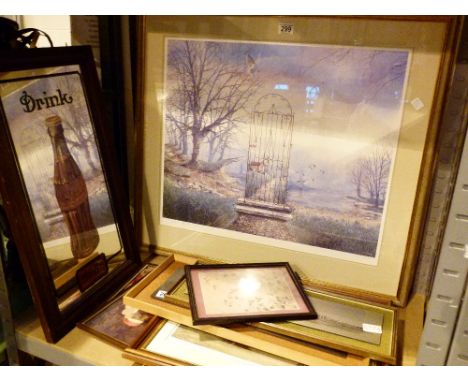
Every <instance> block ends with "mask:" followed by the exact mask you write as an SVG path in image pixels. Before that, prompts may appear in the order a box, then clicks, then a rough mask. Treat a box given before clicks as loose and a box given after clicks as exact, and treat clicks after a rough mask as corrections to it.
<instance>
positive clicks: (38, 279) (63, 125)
mask: <svg viewBox="0 0 468 382" xmlns="http://www.w3.org/2000/svg"><path fill="white" fill-rule="evenodd" d="M100 99H101V98H100V92H99V80H98V78H97V74H96V68H95V64H94V61H93V57H92V54H91V49H90V48H89V47H69V48H50V49H49V48H47V49H31V50H25V51H12V52H2V57H1V60H0V129H1V134H0V159H1V164H0V169H1V182H0V191H1V194H2V198H3V201H4V207H5V210H6V213H7V217H8V221H9V223H10V226H11V232H12V236H13V240H14V242H15V244H16V246H17V248H18V251H19V254H20V258H21V261H22V265H23V268H24V271H25V274H26V278H27V281H28V284H29V287H30V289H31V293H32V295H33V299H34V302H35V304H36V310H37V312H38V316H39V318H40V320H41V323H42V326H43V328H44V332H45V336H46V338H47V340H48V341H57V340H58V339H59V338H60V337H61V336H63V335H64V334H65V333H66V332H67V331H68V330H70V329H71V328H72V327H73V326H74V325H75V323H76V322H77V321H78V320H79V319H80V318H82V317H83V316H84V315H85V314H86V313H87V312H89V311H90V310H91V309H92V308H93V307H95V306H96V305H97V304H99V303H101V302H102V301H103V299H104V298H105V297H106V296H109V295H110V294H111V293H112V292H113V290H115V289H117V287H119V286H120V285H121V284H123V283H124V281H125V280H126V279H127V278H128V277H130V276H131V275H132V274H133V273H134V272H135V271H136V270H137V269H138V267H139V256H138V252H137V250H136V245H135V244H136V243H135V239H134V235H133V232H132V231H131V223H130V214H129V208H128V207H126V203H125V198H124V193H123V192H121V190H123V189H124V188H123V187H122V184H121V182H120V178H119V174H118V172H117V171H116V164H115V160H116V159H115V158H116V155H115V152H114V151H113V150H114V144H113V138H112V133H111V131H110V130H109V126H107V125H106V123H105V119H104V117H103V115H102V114H100V112H101V110H102V108H101V107H100Z"/></svg>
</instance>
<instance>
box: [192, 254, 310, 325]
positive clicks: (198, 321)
mask: <svg viewBox="0 0 468 382" xmlns="http://www.w3.org/2000/svg"><path fill="white" fill-rule="evenodd" d="M246 268H284V269H285V270H286V271H287V273H288V275H289V276H290V277H291V281H292V282H293V283H294V285H295V287H296V291H297V292H298V294H299V297H300V298H301V299H302V302H303V303H304V305H305V306H306V308H307V309H308V310H309V311H308V312H306V313H292V314H291V313H275V314H251V315H243V316H229V317H226V316H221V317H208V318H207V317H200V315H199V309H198V306H199V304H200V301H198V300H197V298H196V296H195V286H194V284H193V279H192V274H191V272H192V271H193V270H213V269H233V270H236V269H246ZM185 277H186V279H187V286H188V291H189V297H190V310H191V312H192V321H193V324H194V325H203V324H216V325H223V324H233V323H241V322H252V321H270V322H274V321H284V320H288V319H289V320H292V319H295V320H298V319H299V320H300V319H314V318H317V313H316V312H315V310H314V308H313V306H312V304H311V303H310V301H309V298H308V297H307V295H306V294H305V292H304V290H303V288H302V285H301V283H300V281H299V278H298V277H297V275H296V274H295V273H294V272H293V270H292V268H291V266H290V265H289V263H287V262H277V263H250V264H209V265H186V266H185Z"/></svg>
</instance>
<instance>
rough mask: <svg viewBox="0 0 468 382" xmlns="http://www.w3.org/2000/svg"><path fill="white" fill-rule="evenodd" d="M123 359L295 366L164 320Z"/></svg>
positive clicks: (206, 363) (203, 363)
mask: <svg viewBox="0 0 468 382" xmlns="http://www.w3.org/2000/svg"><path fill="white" fill-rule="evenodd" d="M123 356H124V357H125V358H128V359H131V360H134V361H136V362H141V363H142V364H144V365H150V366H152V365H161V364H165V365H174V366H181V365H191V366H220V365H230V366H252V365H264V366H296V365H298V363H296V362H292V361H288V360H286V359H282V358H280V357H276V356H273V355H270V354H267V353H265V352H260V351H258V350H256V349H254V348H248V347H245V346H241V345H239V344H236V343H234V342H231V341H227V340H224V339H223V338H220V337H217V336H214V335H212V334H209V333H204V332H202V331H199V330H197V329H194V328H190V327H186V326H183V325H180V324H177V323H175V322H171V321H167V320H161V322H160V323H158V325H157V326H156V327H155V328H154V329H153V330H152V331H151V333H149V334H148V336H147V337H146V339H145V340H144V341H143V342H142V343H141V344H140V345H139V346H137V347H133V348H127V349H125V351H124V353H123Z"/></svg>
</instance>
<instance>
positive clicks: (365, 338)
mask: <svg viewBox="0 0 468 382" xmlns="http://www.w3.org/2000/svg"><path fill="white" fill-rule="evenodd" d="M461 23H462V20H461V18H459V17H448V16H447V17H445V16H444V17H397V16H395V17H332V16H324V17H284V16H282V17H271V16H248V17H242V16H216V17H215V16H209V17H199V16H197V17H191V16H174V17H167V16H164V17H162V16H161V17H159V16H150V17H143V18H140V28H139V32H140V33H141V38H140V39H139V41H140V42H141V45H140V46H139V50H140V54H139V60H140V64H141V67H140V71H139V79H138V81H139V82H138V89H139V90H140V94H139V99H140V100H141V101H142V102H140V105H141V106H140V110H139V111H138V118H137V119H138V122H139V123H138V127H139V131H138V145H137V150H136V152H137V153H140V155H139V156H138V157H137V158H136V162H137V164H138V166H139V167H138V170H137V176H136V178H137V185H136V193H135V196H136V201H137V205H136V229H137V236H138V240H139V243H140V247H141V250H142V251H150V252H154V253H157V254H159V255H165V256H167V258H166V260H165V261H164V262H163V263H162V265H161V266H159V267H158V268H157V269H155V270H154V271H152V272H151V273H150V274H149V275H148V276H147V277H146V278H145V279H144V280H143V282H141V283H140V284H138V285H137V286H136V287H135V288H133V289H132V290H131V291H130V292H128V293H127V294H126V295H125V296H124V302H125V304H127V305H128V306H131V307H133V308H135V309H140V310H142V311H145V312H148V313H151V314H154V315H156V316H158V317H160V318H161V320H162V321H161V323H160V324H159V325H158V326H156V327H155V328H154V329H153V331H152V332H151V333H150V334H149V336H148V337H146V339H145V340H144V341H143V342H142V343H141V344H140V345H139V346H134V347H130V348H128V349H126V351H125V352H124V356H125V357H128V358H131V359H134V360H137V361H138V362H141V363H144V364H177V365H178V364H209V363H210V362H213V363H216V362H219V363H223V362H233V359H235V358H242V359H243V360H244V361H246V362H253V363H256V362H272V361H273V362H274V363H275V362H278V364H281V363H283V362H291V363H295V364H305V365H313V364H361V365H362V364H369V363H372V362H383V363H386V364H398V363H399V357H400V354H399V353H398V348H399V346H398V344H399V341H400V340H401V339H400V338H399V333H398V330H397V329H398V328H399V327H400V325H402V322H401V321H400V320H399V318H398V314H399V311H400V309H402V308H404V307H405V306H406V305H407V303H408V299H409V296H410V289H411V285H412V276H413V273H414V271H415V267H416V260H417V255H418V250H419V243H420V241H421V236H422V231H423V223H424V218H425V212H426V208H427V205H428V195H429V191H430V189H431V187H432V184H433V181H432V175H433V173H432V171H433V167H434V163H435V161H436V158H435V154H434V153H435V148H436V145H437V137H438V136H439V134H441V132H440V131H439V130H440V129H439V122H440V117H441V113H442V111H443V104H444V99H445V96H446V90H447V87H448V85H449V82H450V77H451V74H452V64H453V59H454V54H455V51H456V47H457V44H458V40H459V33H460V25H461ZM280 262H286V263H288V264H289V265H290V266H291V268H292V269H293V270H294V272H295V273H296V274H297V275H299V277H300V281H301V283H302V285H303V289H304V291H305V294H306V296H307V298H308V299H309V300H310V302H311V303H312V305H313V307H314V309H315V311H316V312H317V315H318V318H316V319H298V320H296V319H292V320H284V321H277V320H270V321H269V320H268V319H264V320H258V319H256V320H252V322H249V323H229V324H223V323H222V322H220V321H215V322H214V323H210V322H197V320H198V318H200V317H199V316H198V313H197V312H202V315H203V314H206V313H207V312H209V308H207V306H208V305H209V304H210V302H209V301H208V300H209V299H211V298H212V297H213V298H215V297H217V296H216V294H224V295H225V300H223V303H222V306H223V307H224V308H225V311H226V312H228V311H231V312H232V309H234V310H235V309H236V308H239V309H240V308H241V306H240V305H236V302H235V300H232V301H229V299H230V297H231V295H230V294H229V293H230V290H229V288H227V285H229V283H228V284H226V282H225V281H223V280H221V279H220V278H216V277H213V278H212V279H210V278H209V277H208V278H206V279H204V280H205V281H204V282H207V283H211V284H210V285H211V287H212V289H211V292H210V293H211V294H210V295H203V298H204V299H202V300H201V302H200V300H199V301H195V300H194V295H196V294H197V293H198V292H199V291H198V292H197V290H194V289H193V285H192V287H191V286H190V283H187V282H190V281H191V280H188V279H186V278H184V271H183V270H184V269H186V271H187V269H191V268H190V266H193V265H194V264H202V265H205V266H206V265H209V264H231V265H232V264H251V263H257V264H265V263H272V264H273V263H280ZM187 266H189V267H188V268H186V267H187ZM187 274H189V273H187ZM207 280H208V281H207ZM230 280H231V282H232V283H235V282H237V281H235V278H231V279H230ZM192 281H193V280H192ZM238 281H239V280H238ZM244 281H245V280H244ZM187 284H189V285H187ZM207 285H208V284H207ZM232 285H234V284H232ZM199 287H200V284H198V286H196V287H195V288H199ZM216 288H218V289H216ZM260 289H261V288H260ZM216 291H217V292H216ZM260 299H262V296H260ZM194 305H195V306H194ZM199 305H203V306H199ZM205 308H206V309H205ZM194 324H197V325H194ZM189 349H198V350H197V352H194V351H189ZM240 349H242V350H240ZM254 349H255V350H254ZM241 352H242V355H241ZM259 352H261V353H259ZM194 353H196V354H197V355H196V358H195V357H189V356H188V355H189V354H194ZM221 353H223V354H221ZM265 353H268V354H269V356H268V357H270V358H265V356H266V354H265ZM260 354H261V355H260ZM233 357H234V358H233ZM271 357H277V358H271ZM278 357H279V358H278ZM260 358H261V359H262V360H263V361H261V360H260ZM238 362H240V361H239V360H238Z"/></svg>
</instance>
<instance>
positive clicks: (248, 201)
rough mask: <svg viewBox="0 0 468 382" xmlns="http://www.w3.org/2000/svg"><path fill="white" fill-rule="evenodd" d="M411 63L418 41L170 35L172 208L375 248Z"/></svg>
mask: <svg viewBox="0 0 468 382" xmlns="http://www.w3.org/2000/svg"><path fill="white" fill-rule="evenodd" d="M408 65H409V52H408V51H406V50H394V49H392V50H391V49H381V48H370V47H369V48H362V47H344V46H328V45H299V44H295V45H292V44H273V43H252V42H233V41H212V40H194V39H168V40H166V68H165V69H166V72H165V73H166V74H165V94H166V97H165V105H164V177H163V210H162V217H163V218H164V219H166V220H165V221H166V222H171V221H173V222H174V223H175V221H177V224H184V223H192V224H196V225H197V226H198V227H200V228H203V230H205V231H206V229H207V227H215V228H218V229H219V228H220V229H224V230H229V231H230V234H232V232H242V233H246V234H250V235H254V236H245V237H246V238H250V239H249V240H255V238H256V237H257V238H260V237H261V238H262V240H264V238H269V239H271V245H278V246H280V247H286V248H289V247H288V245H289V246H291V245H292V246H294V245H296V246H297V245H301V246H304V248H307V249H309V250H310V251H311V252H313V253H315V252H318V253H320V254H324V255H329V256H334V255H336V254H337V253H340V254H342V255H345V256H348V255H358V257H357V260H356V261H359V258H362V259H364V258H375V257H376V256H377V255H378V248H379V240H380V236H381V235H382V227H383V223H384V221H385V216H384V213H385V206H386V199H387V196H388V194H389V189H390V181H391V173H392V167H393V160H394V157H395V152H396V148H397V144H398V136H399V130H400V125H401V115H402V104H403V101H402V100H403V99H404V91H405V82H406V76H407V67H408ZM197 226H193V225H191V226H190V229H194V227H195V229H196V227H197ZM216 232H217V234H220V233H221V234H222V232H227V231H220V230H217V231H216ZM349 257H350V258H351V257H352V256H349ZM355 259H356V257H355V256H354V257H353V260H355Z"/></svg>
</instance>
